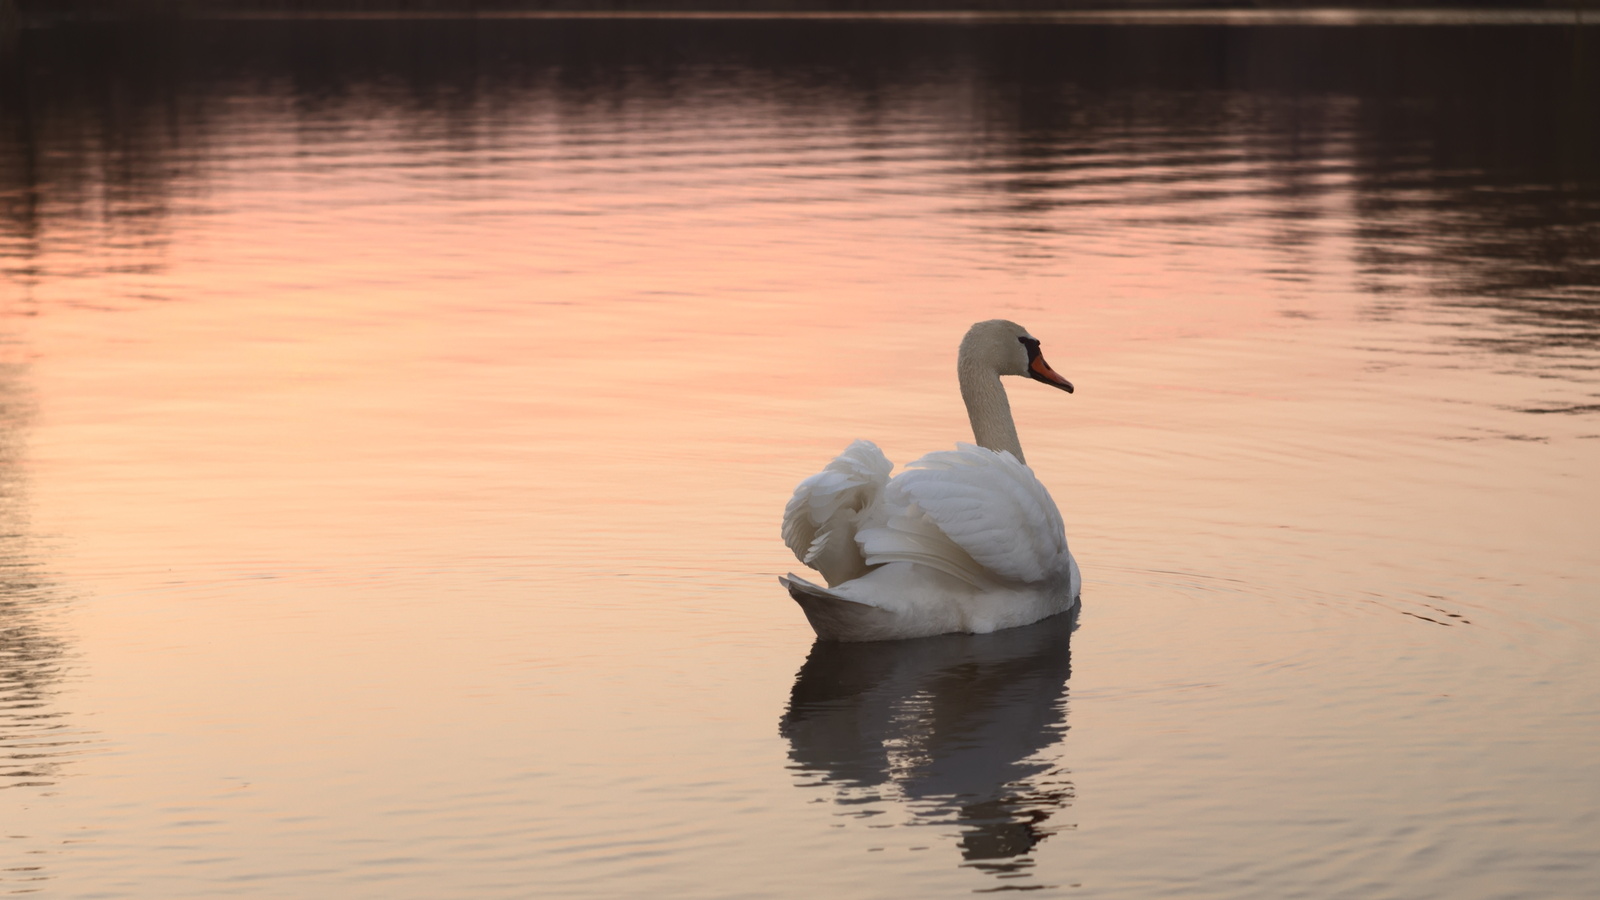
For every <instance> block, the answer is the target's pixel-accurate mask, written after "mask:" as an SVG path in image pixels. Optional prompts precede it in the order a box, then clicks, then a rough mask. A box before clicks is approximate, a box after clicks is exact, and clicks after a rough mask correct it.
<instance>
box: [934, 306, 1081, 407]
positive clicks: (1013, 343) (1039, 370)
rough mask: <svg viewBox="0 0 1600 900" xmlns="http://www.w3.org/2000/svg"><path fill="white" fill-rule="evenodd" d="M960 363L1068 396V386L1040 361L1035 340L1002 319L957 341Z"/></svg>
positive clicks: (969, 331)
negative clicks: (1029, 381) (1037, 383)
mask: <svg viewBox="0 0 1600 900" xmlns="http://www.w3.org/2000/svg"><path fill="white" fill-rule="evenodd" d="M961 360H962V361H963V364H969V363H970V364H973V365H979V366H983V367H984V368H992V369H993V370H994V371H995V373H996V374H999V375H1021V376H1023V377H1025V378H1032V379H1033V380H1034V381H1042V382H1044V383H1045V384H1048V385H1050V386H1051V387H1058V388H1061V389H1062V390H1063V391H1066V392H1067V393H1069V394H1070V393H1072V382H1070V381H1068V380H1066V379H1065V378H1062V377H1061V376H1060V375H1058V374H1056V370H1055V369H1052V368H1050V364H1049V363H1047V362H1045V361H1044V354H1042V353H1040V352H1039V339H1038V338H1036V337H1034V336H1033V335H1031V334H1029V333H1028V329H1026V328H1023V327H1022V326H1021V325H1018V324H1017V323H1015V322H1008V321H1006V320H1005V319H990V320H989V321H987V322H979V323H978V324H976V325H974V326H972V327H971V328H969V329H967V336H966V337H964V338H962V339H961Z"/></svg>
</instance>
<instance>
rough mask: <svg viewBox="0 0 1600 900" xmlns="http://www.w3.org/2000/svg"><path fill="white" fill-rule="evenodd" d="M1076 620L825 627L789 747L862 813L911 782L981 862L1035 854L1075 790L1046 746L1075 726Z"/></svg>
mask: <svg viewBox="0 0 1600 900" xmlns="http://www.w3.org/2000/svg"><path fill="white" fill-rule="evenodd" d="M1076 620H1077V614H1076V612H1074V613H1073V614H1072V615H1066V616H1056V617H1055V618H1051V619H1047V620H1045V621H1043V622H1040V623H1038V624H1036V625H1032V626H1029V627H1027V628H1016V629H1012V630H1009V631H1002V632H1000V633H997V634H987V635H944V636H940V637H931V638H924V639H921V640H915V641H903V642H900V643H895V644H846V643H835V642H829V641H818V642H817V643H816V644H814V645H813V646H812V648H811V656H810V657H809V658H807V659H806V662H805V665H804V666H802V667H801V668H800V674H799V675H798V676H797V677H796V679H795V684H794V691H793V692H792V693H791V694H790V697H789V708H788V710H787V712H786V713H785V714H784V716H783V720H782V722H781V723H780V725H779V730H780V732H781V733H782V734H783V736H784V737H785V738H787V739H788V741H789V756H790V758H791V759H792V760H793V761H794V763H795V767H796V768H797V769H799V770H800V771H801V772H804V773H807V774H809V775H821V776H822V778H823V781H822V783H823V784H826V785H829V786H831V787H833V789H834V790H835V792H836V799H837V800H838V802H839V803H841V804H844V805H846V806H847V807H848V808H849V809H851V810H852V811H853V812H856V813H857V814H859V813H860V811H862V810H864V809H865V808H866V807H867V806H869V805H870V804H871V802H872V801H873V800H880V801H881V800H884V799H885V795H886V794H887V795H890V796H898V798H899V799H900V800H902V801H903V802H904V803H905V804H906V806H907V807H908V808H909V810H910V812H911V813H912V815H913V818H912V823H913V824H929V825H934V824H945V823H955V824H956V825H958V826H960V828H961V834H960V838H959V839H960V847H961V853H962V857H963V859H965V860H966V861H967V863H968V864H970V865H974V866H978V867H982V868H986V869H990V870H998V871H1016V870H1017V869H1020V868H1023V867H1025V866H1027V865H1030V864H1031V863H1030V861H1029V860H1027V859H1025V858H1023V855H1024V854H1026V853H1027V852H1028V851H1029V850H1031V849H1032V848H1033V847H1034V845H1036V844H1037V843H1039V842H1040V841H1041V840H1043V839H1044V838H1046V837H1048V836H1049V834H1050V833H1051V832H1052V829H1049V828H1047V827H1045V825H1044V823H1045V821H1046V820H1047V819H1049V818H1050V817H1051V816H1052V815H1053V814H1054V813H1056V812H1057V811H1059V810H1060V809H1061V808H1063V807H1065V806H1066V805H1067V804H1068V803H1070V802H1071V799H1072V786H1071V785H1070V784H1069V783H1067V782H1065V781H1063V780H1061V779H1060V777H1059V776H1058V775H1057V774H1056V773H1055V766H1054V764H1053V763H1052V762H1051V761H1050V760H1049V759H1045V758H1041V751H1043V750H1045V749H1046V748H1048V747H1050V746H1051V745H1052V744H1055V743H1056V742H1057V741H1059V740H1061V736H1062V734H1063V733H1064V732H1065V731H1066V708H1065V704H1064V703H1063V702H1062V701H1063V698H1064V695H1065V692H1066V691H1065V689H1066V681H1067V677H1068V676H1069V675H1070V674H1071V672H1072V656H1071V649H1070V645H1069V641H1068V638H1069V635H1070V633H1071V631H1072V629H1073V627H1074V626H1075V625H1076ZM877 821H881V820H877Z"/></svg>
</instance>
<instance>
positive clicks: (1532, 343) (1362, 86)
mask: <svg viewBox="0 0 1600 900" xmlns="http://www.w3.org/2000/svg"><path fill="white" fill-rule="evenodd" d="M0 69H3V71H0V271H3V272H4V274H5V276H6V277H8V278H9V279H11V280H14V281H22V282H24V283H25V282H27V281H28V280H29V279H37V278H40V277H49V276H50V275H52V274H58V275H71V274H81V273H80V272H77V271H72V270H75V269H82V270H93V269H95V268H96V267H100V268H106V267H123V268H128V269H133V270H137V269H138V268H139V267H156V268H159V267H160V266H161V265H162V258H163V248H164V246H165V243H166V242H167V241H168V240H170V239H171V238H170V235H169V234H168V233H167V231H166V230H165V228H164V225H163V220H164V219H165V218H166V217H167V216H168V215H169V213H170V211H171V209H172V207H173V204H174V203H175V202H176V201H177V199H178V198H181V197H182V196H184V195H185V194H186V192H194V193H203V191H204V183H205V173H206V168H207V165H208V164H209V163H208V160H209V158H210V155H211V152H212V150H211V148H212V145H213V142H214V140H215V133H216V132H217V131H218V130H219V124H226V123H229V122H232V121H233V120H234V119H236V118H237V117H238V116H240V115H246V114H247V113H241V112H240V107H239V106H238V105H237V104H235V103H234V102H233V101H236V100H238V99H239V98H262V97H269V98H274V99H285V100H288V101H289V102H290V104H291V108H292V109H293V110H294V111H295V115H297V116H298V122H299V127H301V128H303V129H305V130H306V132H307V134H308V135H309V134H313V133H319V132H325V131H330V130H337V129H339V128H341V127H349V126H350V125H351V124H352V121H353V120H354V119H358V118H360V117H363V116H370V115H375V114H389V113H394V112H399V113H400V114H401V115H402V116H403V117H404V118H405V119H406V120H407V121H408V122H409V123H410V127H413V128H415V129H416V130H417V131H418V132H419V133H429V134H434V135H443V136H445V137H446V138H447V139H448V140H449V141H450V142H451V144H452V146H455V147H458V148H462V149H467V150H470V149H472V148H474V147H480V148H481V147H486V146H489V145H492V144H493V143H494V138H495V135H496V133H497V130H498V129H501V128H503V127H505V126H506V125H507V124H508V123H515V122H520V121H522V120H523V117H524V116H525V115H526V114H527V109H528V107H529V105H530V103H532V102H535V101H537V102H540V103H543V102H546V101H548V100H549V99H550V98H554V100H555V103H556V107H557V108H558V109H561V110H583V111H584V112H585V114H587V115H591V116H605V115H606V113H607V111H608V110H616V109H620V108H622V107H623V106H624V105H626V104H628V103H638V102H645V103H649V104H652V105H654V106H656V107H658V108H663V107H664V108H670V107H672V106H673V105H674V104H681V103H684V102H686V98H693V99H695V100H696V101H697V102H698V103H700V106H701V110H702V114H703V112H704V107H705V105H706V103H707V102H710V103H711V105H712V106H713V107H714V105H715V103H716V102H717V100H716V98H719V97H726V96H733V95H735V94H737V95H740V96H744V97H750V96H759V97H762V98H764V99H765V100H766V101H767V102H769V103H770V104H771V107H772V109H773V110H774V114H775V115H777V116H780V117H792V118H794V119H796V120H800V121H803V120H804V119H805V118H806V116H807V115H808V114H809V113H810V111H813V110H816V109H819V108H826V109H829V110H835V111H837V110H840V109H844V110H849V111H851V112H852V114H853V115H854V119H855V121H857V122H858V123H859V134H858V135H857V137H858V140H859V142H860V144H861V146H862V149H863V152H871V150H872V148H873V147H874V146H875V144H876V142H881V141H882V140H884V139H885V138H886V137H893V135H892V134H887V135H886V133H885V131H884V129H883V127H882V123H883V122H884V121H885V116H886V114H887V113H888V112H891V111H893V110H895V109H896V108H900V107H904V106H905V105H906V104H907V102H909V101H908V98H911V97H924V96H926V94H927V91H928V88H929V86H930V85H932V86H935V87H936V88H937V89H938V90H940V91H941V92H942V93H943V94H945V95H946V100H947V103H946V105H945V108H944V110H943V113H942V115H944V116H945V117H946V118H947V119H948V121H947V122H946V123H945V124H944V126H943V127H941V128H938V129H933V130H931V131H930V132H929V134H930V135H932V136H928V135H924V136H922V137H919V138H918V139H919V140H928V141H930V142H943V143H944V144H945V146H944V147H942V148H939V149H938V152H942V153H943V154H945V155H947V156H948V158H949V159H950V160H952V168H953V169H955V170H956V172H955V174H956V175H957V176H958V177H964V178H967V179H969V180H971V181H972V183H974V184H976V185H978V186H979V188H980V190H979V193H981V194H983V195H984V196H985V197H986V198H987V199H985V200H984V201H982V203H983V204H985V205H984V206H983V208H982V209H981V210H976V211H975V210H973V209H969V208H956V209H954V210H952V213H953V214H969V213H974V212H979V213H981V214H982V215H981V216H978V217H977V218H975V219H974V227H977V228H986V229H1001V230H1006V229H1009V230H1011V231H1013V232H1014V233H1015V235H1016V241H1017V246H1018V248H1019V249H1018V253H1019V255H1020V256H1021V257H1022V258H1024V259H1025V258H1027V257H1028V256H1029V255H1034V256H1048V255H1050V254H1052V253H1057V252H1060V244H1061V242H1062V241H1063V240H1066V239H1069V238H1070V236H1072V235H1073V233H1074V230H1075V229H1077V228H1080V227H1081V225H1080V223H1079V217H1077V216H1076V215H1075V210H1076V209H1078V208H1080V207H1082V206H1083V205H1086V204H1088V205H1100V206H1107V205H1111V206H1115V207H1116V208H1118V209H1126V210H1129V211H1130V212H1132V213H1134V214H1140V213H1139V211H1140V210H1141V209H1142V210H1147V212H1145V213H1142V214H1144V215H1147V216H1148V217H1149V218H1150V219H1152V220H1165V221H1174V220H1189V219H1192V220H1193V221H1194V222H1196V223H1197V224H1201V225H1204V224H1205V223H1206V222H1207V221H1208V219H1209V218H1210V217H1214V216H1216V215H1219V214H1221V213H1219V212H1217V211H1216V208H1215V205H1214V203H1212V201H1215V200H1216V199H1217V198H1218V197H1226V196H1236V197H1246V198H1248V199H1250V201H1251V203H1252V204H1253V210H1254V214H1255V215H1258V216H1260V217H1261V218H1262V220H1263V223H1264V230H1265V232H1266V233H1265V234H1264V235H1263V240H1264V243H1265V245H1267V246H1271V247H1273V248H1275V250H1276V252H1277V254H1278V259H1277V261H1276V262H1275V263H1274V265H1273V268H1272V270H1271V271H1269V272H1266V273H1262V274H1265V275H1266V276H1267V277H1269V278H1275V279H1279V280H1281V281H1282V282H1283V283H1284V285H1285V289H1286V290H1291V291H1292V290H1293V288H1294V287H1295V285H1297V284H1301V283H1304V282H1307V281H1311V280H1314V279H1315V278H1316V277H1317V276H1318V274H1319V273H1317V272H1316V271H1315V265H1316V263H1315V254H1314V253H1312V252H1311V250H1312V249H1314V247H1315V246H1316V245H1317V244H1318V242H1320V241H1325V240H1327V239H1328V238H1329V237H1330V234H1331V233H1333V232H1337V233H1338V234H1339V236H1340V237H1341V238H1346V237H1351V238H1353V239H1354V243H1355V250H1354V252H1355V255H1356V259H1355V263H1356V268H1357V270H1358V272H1359V275H1358V278H1359V284H1360V286H1361V287H1362V288H1363V289H1365V290H1368V291H1370V292H1372V293H1373V294H1375V295H1377V296H1378V297H1379V298H1380V300H1379V301H1377V302H1375V304H1374V307H1373V309H1374V314H1381V312H1382V310H1383V309H1384V308H1385V304H1386V303H1388V302H1389V301H1387V300H1382V299H1381V298H1384V297H1389V296H1412V297H1414V296H1416V295H1418V294H1422V295H1426V296H1430V297H1434V298H1438V300H1439V302H1441V303H1443V304H1445V305H1448V306H1466V307H1474V308H1481V309H1484V310H1487V311H1488V312H1489V314H1490V317H1491V318H1492V321H1493V324H1494V325H1495V326H1496V330H1495V331H1494V334H1493V336H1492V337H1489V338H1484V337H1482V336H1481V335H1480V336H1478V337H1475V338H1473V340H1476V341H1479V342H1481V343H1487V344H1489V345H1491V346H1494V347H1497V348H1500V349H1506V350H1514V351H1528V350H1534V351H1543V350H1555V351H1560V350H1570V349H1572V348H1575V347H1576V348H1580V349H1582V350H1584V351H1585V352H1589V351H1592V350H1594V349H1595V348H1597V347H1600V318H1597V315H1600V314H1597V312H1596V310H1597V308H1600V134H1597V131H1600V124H1597V123H1600V29H1596V28H1592V27H1589V28H1584V27H1564V26H1472V27H1452V28H1426V27H1382V26H1366V27H1349V28H1343V27H1340V28H1318V27H1250V28H1240V27H1221V26H1148V27H1117V26H1092V25H1072V26H1046V25H1038V24H981V25H980V24H969V25H953V24H929V23H921V24H914V23H885V22H797V21H776V22H773V21H768V22H735V21H697V22H682V21H679V22H670V21H608V22H593V21H589V22H584V21H567V22H549V21H545V22H539V21H492V22H490V21H486V22H473V21H470V20H464V21H427V22H415V21H412V22H407V21H388V22H372V21H368V22H333V21H301V22H296V21H278V22H233V23H229V22H172V21H169V22H162V23H157V24H148V23H147V24H142V25H140V24H124V25H118V26H109V25H108V26H72V27H67V26H60V27H51V28H30V29H24V30H23V31H22V33H21V34H20V35H19V36H17V38H16V41H15V47H14V48H13V50H12V52H8V53H7V54H6V55H5V57H4V61H3V62H0ZM707 98H711V99H710V100H709V101H708V99H707ZM556 124H557V125H560V124H561V123H560V122H557V123H556ZM1352 215H1353V221H1350V219H1351V217H1352ZM50 250H60V251H65V252H59V253H50V252H46V251H50ZM80 251H81V252H80ZM1155 252H1159V248H1152V253H1155ZM45 260H48V261H49V265H51V266H54V267H56V269H59V270H61V271H54V272H44V271H42V270H41V269H40V266H41V265H43V264H44V262H43V261H45Z"/></svg>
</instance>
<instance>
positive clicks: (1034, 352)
mask: <svg viewBox="0 0 1600 900" xmlns="http://www.w3.org/2000/svg"><path fill="white" fill-rule="evenodd" d="M1017 340H1018V341H1020V342H1021V343H1022V346H1024V347H1027V348H1028V361H1029V362H1033V360H1034V358H1035V357H1037V356H1038V355H1039V339H1038V338H1031V337H1019V338H1017Z"/></svg>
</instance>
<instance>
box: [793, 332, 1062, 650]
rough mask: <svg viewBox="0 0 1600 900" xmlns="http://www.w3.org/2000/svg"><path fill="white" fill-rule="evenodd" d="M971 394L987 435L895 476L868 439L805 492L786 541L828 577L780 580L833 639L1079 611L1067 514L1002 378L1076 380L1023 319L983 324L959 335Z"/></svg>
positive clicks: (989, 627)
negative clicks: (1025, 450) (1036, 461)
mask: <svg viewBox="0 0 1600 900" xmlns="http://www.w3.org/2000/svg"><path fill="white" fill-rule="evenodd" d="M957 371H958V374H959V375H960V379H961V393H962V397H963V399H964V400H965V401H966V404H967V413H968V417H969V419H970V420H971V422H972V429H973V434H974V435H975V437H976V438H977V440H978V443H979V444H980V445H981V446H974V445H972V444H957V445H956V449H955V450H942V451H938V452H935V453H930V454H928V455H926V456H924V457H922V458H921V459H918V460H917V461H915V462H913V463H911V464H910V465H909V466H907V467H906V469H905V470H904V471H902V472H901V473H900V474H899V475H897V476H895V477H894V478H893V479H892V480H891V479H890V477H889V472H890V470H891V469H892V468H893V467H892V465H891V464H890V462H889V460H888V459H886V458H885V457H884V455H883V453H882V452H881V451H880V450H879V449H878V448H877V446H876V445H874V444H873V443H872V442H870V441H861V440H858V441H856V442H854V443H852V444H851V445H850V446H849V447H847V448H846V449H845V451H844V452H843V453H841V454H840V455H839V456H838V458H836V459H835V460H834V461H833V462H831V463H829V464H828V465H827V467H826V468H824V469H823V470H822V471H821V472H819V473H817V474H816V475H813V476H811V477H810V478H807V479H806V480H804V481H802V482H801V483H800V485H799V487H797V488H796V489H795V492H794V497H793V498H792V499H790V501H789V504H788V506H787V507H786V508H785V509H784V515H783V539H784V542H785V543H786V544H788V545H789V549H791V550H793V551H794V554H795V556H796V557H797V558H798V559H799V560H800V561H801V562H803V563H805V564H806V565H808V566H811V567H812V568H814V569H816V570H817V571H818V572H820V573H821V574H822V577H823V578H824V579H825V580H826V582H827V584H828V587H826V588H823V587H821V586H818V585H816V584H813V583H811V582H809V581H806V580H805V579H803V578H799V577H797V576H795V575H793V574H790V575H789V576H787V577H784V578H780V579H779V581H781V582H782V583H783V585H784V586H785V587H786V588H788V589H789V593H790V595H791V596H793V597H794V599H795V601H796V602H798V603H799V604H800V607H801V609H802V610H804V611H805V614H806V618H807V619H809V620H810V622H811V625H812V627H813V628H814V629H816V632H817V636H818V637H820V638H822V639H824V640H839V641H873V640H891V639H897V638H913V637H925V636H928V635H934V634H944V633H946V632H954V631H965V632H972V633H975V634H984V633H987V632H991V631H996V630H998V629H1001V628H1012V627H1015V626H1018V625H1027V624H1029V623H1030V622H1036V621H1038V620H1039V619H1042V618H1044V617H1046V616H1050V615H1054V614H1056V613H1059V612H1065V611H1067V610H1069V609H1071V608H1072V607H1073V606H1074V605H1075V604H1076V603H1077V600H1078V595H1079V591H1080V588H1081V582H1082V579H1081V577H1080V575H1079V573H1078V564H1077V562H1076V561H1075V560H1074V559H1073V558H1072V553H1071V552H1070V551H1069V550H1068V549H1067V538H1066V530H1065V528H1064V527H1063V525H1062V521H1061V513H1060V512H1059V511H1058V510H1057V509H1056V504H1055V501H1054V500H1052V499H1051V498H1050V492H1049V491H1047V490H1046V489H1045V487H1044V485H1043V484H1041V483H1040V482H1039V479H1038V478H1036V477H1034V474H1033V470H1032V469H1029V468H1028V467H1027V465H1025V464H1024V462H1023V456H1022V448H1021V446H1020V445H1019V444H1018V442H1017V437H1016V428H1015V424H1014V423H1013V422H1012V419H1011V409H1010V404H1009V403H1008V402H1007V401H1006V396H1005V389H1004V388H1003V387H1002V386H1001V384H1000V376H1001V375H1024V376H1028V377H1031V378H1034V379H1035V380H1038V381H1042V382H1044V383H1046V384H1050V385H1053V386H1055V387H1059V388H1062V389H1063V390H1066V391H1069V392H1070V391H1071V390H1072V385H1071V383H1069V382H1068V381H1067V380H1066V379H1064V378H1062V377H1061V376H1060V375H1057V374H1056V373H1055V371H1054V370H1052V369H1051V368H1050V366H1049V365H1048V364H1047V363H1045V361H1044V358H1043V356H1041V355H1040V353H1039V342H1038V341H1037V340H1035V339H1033V337H1032V336H1030V335H1029V334H1028V333H1027V331H1025V330H1024V329H1023V328H1022V327H1021V326H1020V325H1016V324H1015V323H1012V322H1007V321H1004V320H999V319H996V320H991V321H988V322H979V323H978V324H976V325H974V326H972V328H971V330H969V331H968V332H967V336H966V338H965V339H964V340H963V341H962V342H961V353H960V357H959V360H958V362H957Z"/></svg>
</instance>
